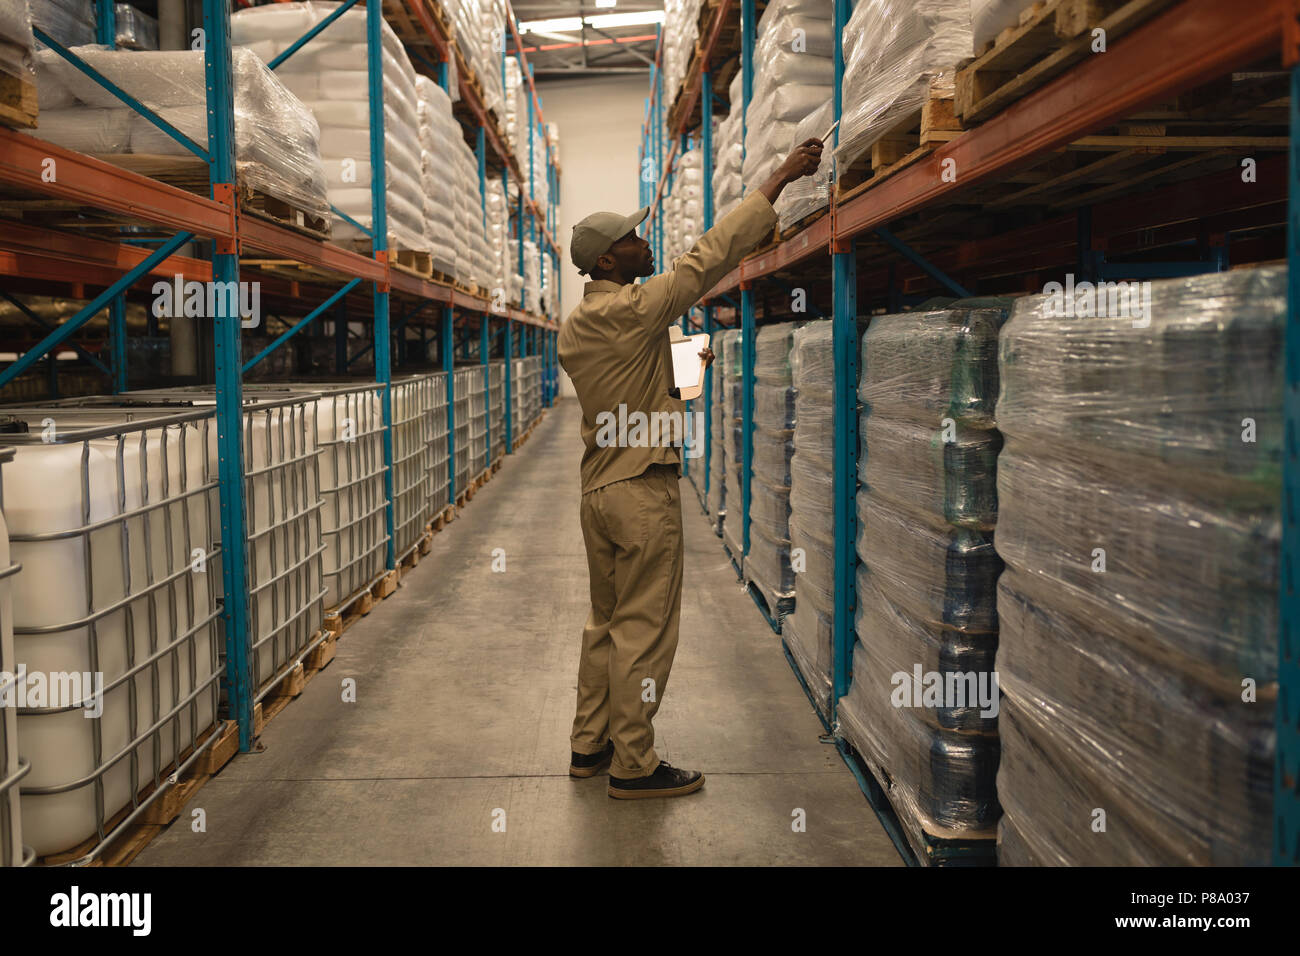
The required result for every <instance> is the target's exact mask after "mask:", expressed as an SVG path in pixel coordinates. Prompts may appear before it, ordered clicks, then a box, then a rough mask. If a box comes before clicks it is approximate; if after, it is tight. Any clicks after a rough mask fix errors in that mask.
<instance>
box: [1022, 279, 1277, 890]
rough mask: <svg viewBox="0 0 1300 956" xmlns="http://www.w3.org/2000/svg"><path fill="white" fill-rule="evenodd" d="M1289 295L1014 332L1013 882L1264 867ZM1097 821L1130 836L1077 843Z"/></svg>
mask: <svg viewBox="0 0 1300 956" xmlns="http://www.w3.org/2000/svg"><path fill="white" fill-rule="evenodd" d="M1286 283H1287V274H1286V270H1285V269H1282V268H1271V267H1265V268H1256V269H1247V270H1237V271H1233V272H1227V273H1211V274H1207V275H1203V276H1198V277H1196V278H1192V279H1180V280H1169V281H1165V282H1156V283H1151V284H1150V285H1149V287H1147V289H1146V290H1144V292H1143V299H1144V301H1148V307H1147V308H1146V309H1145V312H1146V314H1145V315H1143V316H1141V317H1137V318H1134V317H1132V316H1130V317H1125V318H1122V319H1121V318H1088V317H1078V318H1074V317H1062V316H1060V315H1059V314H1051V313H1054V312H1056V313H1059V310H1058V309H1056V307H1055V304H1053V303H1051V302H1050V300H1049V298H1048V297H1046V296H1039V297H1034V298H1033V299H1027V300H1023V301H1022V302H1020V303H1019V304H1018V307H1017V309H1016V311H1015V313H1014V315H1013V318H1012V320H1011V321H1010V322H1009V323H1008V324H1007V326H1006V328H1005V329H1004V331H1003V335H1002V339H1003V341H1002V347H1001V369H1000V374H1001V379H1002V396H1001V398H1000V400H999V405H998V410H997V414H998V421H999V426H1000V427H1001V428H1002V429H1003V431H1004V433H1005V436H1006V447H1005V449H1004V451H1003V452H1002V455H1001V457H1000V459H999V462H998V497H999V501H1000V504H1001V516H1000V519H999V527H998V538H997V548H998V552H999V554H1000V555H1001V556H1002V558H1003V559H1004V560H1005V561H1006V564H1007V571H1006V573H1005V574H1004V575H1003V577H1002V579H1001V582H1000V589H999V597H998V613H999V617H1000V620H1001V623H1002V649H1001V650H1000V652H999V661H998V663H999V670H1000V672H1001V673H1002V680H1003V687H1004V689H1005V690H1006V694H1007V698H1008V700H1009V701H1011V702H1012V703H1013V704H1014V706H1015V713H1016V715H1017V718H1018V727H1017V734H1016V735H1015V736H1013V737H1011V738H1010V739H1009V740H1008V745H1007V753H1008V754H1009V755H1010V758H1011V759H1010V760H1009V761H1008V764H1007V777H1006V790H1007V793H1008V796H1009V797H1010V802H1009V803H1008V813H1009V814H1011V815H1012V816H1013V817H1015V819H1013V821H1012V822H1011V824H1010V825H1009V832H1010V833H1011V834H1012V840H1011V848H1012V852H1011V860H1015V859H1016V858H1017V857H1016V853H1017V850H1016V847H1017V846H1019V847H1020V848H1021V850H1022V851H1023V852H1022V855H1021V858H1022V859H1033V860H1041V861H1045V862H1062V863H1084V864H1086V863H1090V862H1098V861H1100V862H1107V863H1116V862H1119V863H1122V862H1153V863H1170V862H1178V863H1249V862H1263V861H1265V860H1266V859H1267V855H1268V849H1267V848H1268V831H1269V825H1270V824H1269V820H1270V817H1271V810H1270V807H1269V797H1268V794H1269V792H1270V788H1271V779H1272V778H1271V764H1272V749H1273V736H1272V726H1271V714H1272V710H1273V707H1272V704H1271V703H1270V702H1269V701H1270V700H1271V698H1272V696H1273V694H1274V693H1275V692H1276V685H1275V683H1274V681H1275V680H1276V667H1277V657H1278V651H1277V635H1278V632H1279V621H1278V619H1277V602H1276V591H1277V586H1278V584H1277V582H1278V574H1279V571H1278V545H1279V538H1280V514H1279V500H1280V467H1281V465H1280V457H1279V455H1280V442H1281V431H1280V418H1279V416H1280V414H1281V408H1282V366H1281V349H1280V338H1279V337H1280V335H1281V333H1282V329H1283V327H1284V324H1285V320H1286V319H1285V317H1286V296H1285V292H1286ZM1148 292H1149V300H1148ZM1246 420H1249V421H1250V424H1251V426H1253V428H1254V429H1255V430H1254V431H1251V430H1250V429H1249V428H1248V426H1247V421H1246ZM1049 653H1050V660H1049V659H1048V658H1047V655H1048V654H1049ZM1246 679H1250V680H1252V681H1254V682H1256V685H1257V687H1258V691H1257V693H1258V697H1259V700H1260V701H1261V702H1260V703H1254V702H1251V703H1246V702H1243V700H1242V687H1243V682H1244V681H1245V680H1246ZM1175 761H1176V762H1175ZM1080 793H1082V794H1086V795H1087V796H1086V797H1084V798H1080V797H1079V794H1080ZM1098 793H1100V794H1101V795H1102V798H1105V799H1104V800H1103V799H1101V798H1099V797H1098V796H1097V794H1098ZM1081 799H1083V800H1086V801H1091V802H1087V803H1085V804H1083V805H1085V806H1087V807H1089V808H1091V807H1095V806H1099V805H1102V806H1107V807H1109V808H1110V810H1108V812H1113V814H1114V815H1113V816H1112V818H1111V821H1112V822H1111V825H1110V829H1111V832H1112V833H1113V838H1111V839H1107V840H1096V839H1094V840H1093V841H1090V842H1087V843H1086V844H1085V843H1083V842H1081V841H1080V838H1078V837H1077V836H1075V835H1074V834H1073V833H1071V832H1068V828H1067V827H1066V826H1064V825H1063V822H1062V815H1063V814H1065V813H1069V812H1071V808H1073V807H1077V806H1078V805H1080V800H1081ZM1087 835H1091V834H1087Z"/></svg>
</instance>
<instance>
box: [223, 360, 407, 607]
mask: <svg viewBox="0 0 1300 956" xmlns="http://www.w3.org/2000/svg"><path fill="white" fill-rule="evenodd" d="M243 390H244V394H245V395H246V396H249V397H250V398H257V399H263V400H277V399H278V400H283V399H285V398H288V397H291V396H297V397H300V398H301V399H302V400H303V402H304V404H303V412H304V414H305V416H306V427H307V432H308V437H309V440H310V443H311V445H312V447H313V448H315V449H317V450H318V451H319V453H320V454H319V457H318V475H317V479H316V480H317V484H318V487H319V490H320V498H321V511H320V525H321V537H322V540H323V543H324V551H323V553H322V554H323V557H322V564H323V578H324V585H325V596H324V599H323V601H324V606H325V607H326V608H344V607H347V605H348V604H349V603H351V601H352V600H354V599H355V598H356V597H357V596H358V595H359V594H360V593H361V592H362V591H364V590H365V589H366V588H368V587H370V585H372V584H374V583H375V580H376V579H377V578H378V577H379V575H380V574H382V573H383V571H384V566H385V562H386V558H387V544H388V535H387V531H386V522H385V517H384V512H385V510H386V508H387V504H386V499H385V495H384V470H385V468H384V444H383V442H384V416H383V404H382V401H381V392H380V389H379V386H378V385H374V384H368V383H363V384H357V383H352V382H303V383H291V384H286V385H261V384H248V385H244V386H243Z"/></svg>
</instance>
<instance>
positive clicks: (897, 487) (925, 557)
mask: <svg viewBox="0 0 1300 956" xmlns="http://www.w3.org/2000/svg"><path fill="white" fill-rule="evenodd" d="M1005 318H1006V309H1005V308H1004V307H990V308H965V307H961V304H960V303H958V304H957V307H955V308H948V309H943V310H937V311H929V312H914V313H903V314H899V315H888V316H882V317H879V318H876V319H874V320H873V321H872V324H871V326H870V327H869V328H868V330H867V332H866V334H865V335H864V336H863V337H862V356H861V368H862V378H861V384H860V386H859V390H858V399H859V401H860V402H861V403H862V413H861V415H860V420H859V441H860V446H861V453H860V458H859V464H858V476H859V478H860V480H861V482H862V486H861V488H860V489H859V492H858V497H857V508H858V538H857V545H856V546H857V552H858V559H859V567H858V574H857V590H858V595H857V613H856V616H855V622H854V623H855V627H856V630H857V637H858V641H857V643H856V644H855V646H854V652H853V663H852V668H853V670H852V673H853V682H852V685H851V687H850V690H849V693H848V694H847V695H846V696H845V697H844V698H842V699H841V701H840V707H839V709H838V713H839V714H840V715H841V718H842V720H841V722H842V726H843V728H844V733H845V737H846V739H848V740H849V741H850V742H851V743H852V744H853V746H854V747H855V748H856V749H857V750H858V751H859V753H861V754H862V755H863V757H864V758H865V759H866V761H867V763H868V765H869V766H871V767H872V769H873V771H874V772H875V773H876V775H877V778H878V779H879V780H880V782H881V785H882V786H883V787H884V788H885V790H886V792H887V793H888V794H889V797H890V799H891V802H892V803H893V806H894V809H895V810H896V811H897V813H898V815H899V819H900V821H901V822H902V824H903V828H904V830H905V832H906V833H907V836H908V839H909V842H910V843H911V844H912V846H913V848H914V849H915V851H916V853H917V855H918V856H919V857H922V858H926V857H928V855H929V853H930V852H931V851H932V850H933V848H934V847H935V846H936V845H937V844H938V843H939V842H941V841H944V840H968V841H984V842H985V843H986V844H987V845H989V846H991V844H992V839H993V835H994V834H993V827H994V825H995V824H996V822H997V818H998V815H999V813H1000V810H999V807H998V803H997V796H996V788H995V786H994V784H995V778H996V772H997V761H998V753H999V745H998V738H997V716H998V710H999V701H1000V697H999V691H998V678H997V670H996V666H995V655H996V652H997V647H998V636H997V635H998V620H997V611H996V607H997V603H996V584H997V580H998V576H999V575H1000V574H1001V572H1002V561H1001V559H1000V558H999V557H998V554H997V552H996V550H995V549H994V544H993V530H994V527H995V525H996V521H997V503H996V502H997V499H996V492H995V481H996V454H997V449H998V447H999V446H1000V441H999V436H998V433H997V431H996V430H995V429H994V428H993V423H994V419H993V414H992V412H993V406H994V402H995V399H996V396H997V390H998V376H997V342H998V333H999V330H1000V328H1001V327H1002V324H1003V322H1004V320H1005Z"/></svg>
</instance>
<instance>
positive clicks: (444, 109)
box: [415, 76, 459, 277]
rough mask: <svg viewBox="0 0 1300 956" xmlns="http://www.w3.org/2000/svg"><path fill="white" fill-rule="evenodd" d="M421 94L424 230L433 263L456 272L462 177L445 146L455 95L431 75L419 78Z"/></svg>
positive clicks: (452, 120)
mask: <svg viewBox="0 0 1300 956" xmlns="http://www.w3.org/2000/svg"><path fill="white" fill-rule="evenodd" d="M415 89H416V92H417V94H418V95H419V98H420V102H419V115H420V170H421V182H422V183H423V186H424V234H425V239H426V241H427V243H428V247H429V252H430V254H431V255H432V257H433V267H434V268H435V269H437V270H438V271H439V272H441V273H443V274H445V275H449V276H453V277H454V276H455V274H456V247H457V245H458V244H459V242H458V235H459V233H458V232H457V228H456V227H457V225H458V224H457V222H456V213H455V210H456V199H455V192H456V190H455V185H454V184H455V183H457V182H458V181H459V177H458V176H457V174H456V168H457V167H455V166H453V165H452V162H451V154H450V153H449V151H448V150H447V149H445V148H444V147H443V143H445V142H446V138H447V133H448V130H450V129H451V128H452V126H453V125H455V124H456V120H455V118H454V117H453V116H452V112H451V98H450V97H449V96H448V95H447V91H446V90H444V89H443V88H442V87H441V86H439V85H438V84H437V83H435V82H433V80H431V79H429V78H428V77H427V76H417V77H416V78H415Z"/></svg>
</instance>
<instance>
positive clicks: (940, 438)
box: [826, 413, 1002, 531]
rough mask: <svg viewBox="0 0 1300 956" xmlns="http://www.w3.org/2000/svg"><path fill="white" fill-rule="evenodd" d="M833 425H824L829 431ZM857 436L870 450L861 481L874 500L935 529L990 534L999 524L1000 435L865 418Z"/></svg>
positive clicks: (863, 459)
mask: <svg viewBox="0 0 1300 956" xmlns="http://www.w3.org/2000/svg"><path fill="white" fill-rule="evenodd" d="M829 424H830V423H829V422H826V425H827V427H828V428H829ZM858 436H859V440H860V441H861V443H862V445H863V447H864V448H865V449H866V450H867V453H866V454H864V455H863V456H862V457H861V459H860V460H859V462H858V478H859V480H861V481H862V482H863V484H865V485H866V486H867V487H869V488H870V489H871V491H872V493H873V494H875V495H878V496H880V497H881V498H883V499H885V500H887V501H889V503H890V505H891V507H894V508H902V509H906V510H907V511H909V512H911V513H912V514H914V515H917V516H918V517H919V519H920V520H924V521H926V522H928V523H930V524H932V525H940V524H944V525H951V526H952V527H956V528H970V529H975V530H984V531H991V530H992V529H993V526H994V524H995V523H996V521H997V514H998V488H997V466H998V452H999V451H1000V450H1001V448H1002V438H1001V435H1000V434H999V433H998V432H997V431H981V430H975V429H968V428H965V427H962V426H957V427H956V428H955V429H953V432H952V440H951V441H949V440H946V437H945V433H944V429H943V428H942V427H940V426H934V427H931V426H926V425H917V424H914V423H912V422H909V421H906V420H900V419H897V418H891V417H886V416H881V415H867V414H865V413H864V414H863V415H862V416H860V418H859V428H858Z"/></svg>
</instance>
